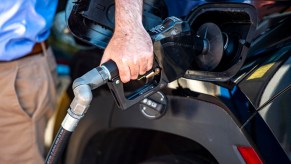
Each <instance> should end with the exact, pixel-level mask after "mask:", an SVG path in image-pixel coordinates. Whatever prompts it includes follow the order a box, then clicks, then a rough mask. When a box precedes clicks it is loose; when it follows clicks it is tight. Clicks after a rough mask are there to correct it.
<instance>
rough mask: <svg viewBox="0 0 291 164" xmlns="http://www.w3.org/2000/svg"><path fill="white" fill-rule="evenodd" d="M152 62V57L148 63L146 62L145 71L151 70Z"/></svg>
mask: <svg viewBox="0 0 291 164" xmlns="http://www.w3.org/2000/svg"><path fill="white" fill-rule="evenodd" d="M153 62H154V57H152V58H150V59H148V61H147V71H148V70H150V69H152V67H153Z"/></svg>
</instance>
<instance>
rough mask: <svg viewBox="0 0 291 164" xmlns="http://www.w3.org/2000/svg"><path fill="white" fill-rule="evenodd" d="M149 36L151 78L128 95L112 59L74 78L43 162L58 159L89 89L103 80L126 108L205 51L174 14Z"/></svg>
mask: <svg viewBox="0 0 291 164" xmlns="http://www.w3.org/2000/svg"><path fill="white" fill-rule="evenodd" d="M150 35H151V37H152V40H153V43H154V54H155V57H154V64H153V68H152V69H151V70H150V71H149V72H148V73H146V75H145V77H146V78H151V79H152V80H151V81H150V82H148V83H146V84H145V85H144V86H142V87H141V88H139V89H137V90H136V91H134V92H133V93H131V94H130V95H127V96H125V93H124V88H123V84H122V83H121V81H120V79H119V76H118V68H117V66H116V64H115V63H114V62H113V61H112V60H110V61H108V62H106V63H104V64H103V65H102V66H99V67H96V68H94V69H92V70H91V71H89V72H87V73H86V74H84V75H83V76H81V77H79V78H77V79H76V80H74V82H73V91H74V95H75V97H74V99H73V101H72V103H71V104H70V108H69V109H68V113H67V115H66V117H65V119H64V120H63V122H62V127H61V128H60V129H59V131H58V134H57V136H56V137H55V140H54V142H53V145H52V146H51V149H50V151H49V153H48V156H47V158H46V164H48V163H49V164H51V163H56V162H57V161H58V157H59V156H60V155H61V154H62V151H63V149H64V147H62V145H66V142H67V141H68V138H69V137H70V135H71V133H72V132H73V131H74V130H75V128H76V126H77V125H78V123H79V121H80V120H81V118H82V117H83V116H84V115H85V113H86V111H87V109H88V108H89V106H90V103H91V100H92V92H91V90H93V89H96V88H98V87H99V86H101V85H104V84H105V83H107V84H108V86H109V88H110V91H111V92H112V94H113V96H114V98H115V100H116V103H117V105H118V106H119V108H121V109H127V108H129V107H130V106H132V105H134V104H136V103H138V102H140V101H141V100H143V99H145V98H146V97H148V96H150V95H151V94H153V93H155V92H157V91H158V90H160V89H161V88H163V87H165V86H166V85H167V84H168V83H169V82H171V81H173V80H176V79H178V78H180V77H182V76H183V75H184V74H185V71H186V70H187V69H188V68H189V66H190V65H191V64H192V62H193V60H194V58H195V56H197V55H200V54H203V53H207V51H208V45H207V43H205V39H204V38H202V37H199V36H196V34H195V35H193V34H192V33H191V30H190V27H189V24H188V23H187V22H184V21H182V20H180V19H178V18H176V17H169V18H167V19H165V20H164V21H163V22H162V24H161V25H158V26H156V27H155V28H153V29H152V30H151V31H150ZM221 45H222V44H221Z"/></svg>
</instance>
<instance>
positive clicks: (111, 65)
mask: <svg viewBox="0 0 291 164" xmlns="http://www.w3.org/2000/svg"><path fill="white" fill-rule="evenodd" d="M102 67H103V68H105V69H106V70H107V71H108V74H109V80H112V79H114V78H116V77H118V76H119V71H118V68H117V65H116V63H115V62H114V61H113V60H108V61H107V62H105V63H103V64H102Z"/></svg>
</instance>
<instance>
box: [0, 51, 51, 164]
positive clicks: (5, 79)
mask: <svg viewBox="0 0 291 164" xmlns="http://www.w3.org/2000/svg"><path fill="white" fill-rule="evenodd" d="M52 57H53V56H52V51H51V50H50V49H49V50H48V51H47V55H37V56H32V57H27V58H23V59H20V60H17V61H13V62H2V63H0V163H9V164H41V163H44V158H43V157H44V139H43V138H44V137H43V136H44V131H45V126H46V122H47V119H48V115H47V114H48V113H52V111H53V110H54V108H55V99H56V93H55V84H54V80H53V76H52V74H51V71H52V70H54V69H55V62H54V59H53V58H52Z"/></svg>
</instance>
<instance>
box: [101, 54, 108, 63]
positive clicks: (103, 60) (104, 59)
mask: <svg viewBox="0 0 291 164" xmlns="http://www.w3.org/2000/svg"><path fill="white" fill-rule="evenodd" d="M108 60H110V58H109V57H107V56H105V55H103V57H102V59H101V62H100V65H102V64H103V63H105V62H107V61H108Z"/></svg>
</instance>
